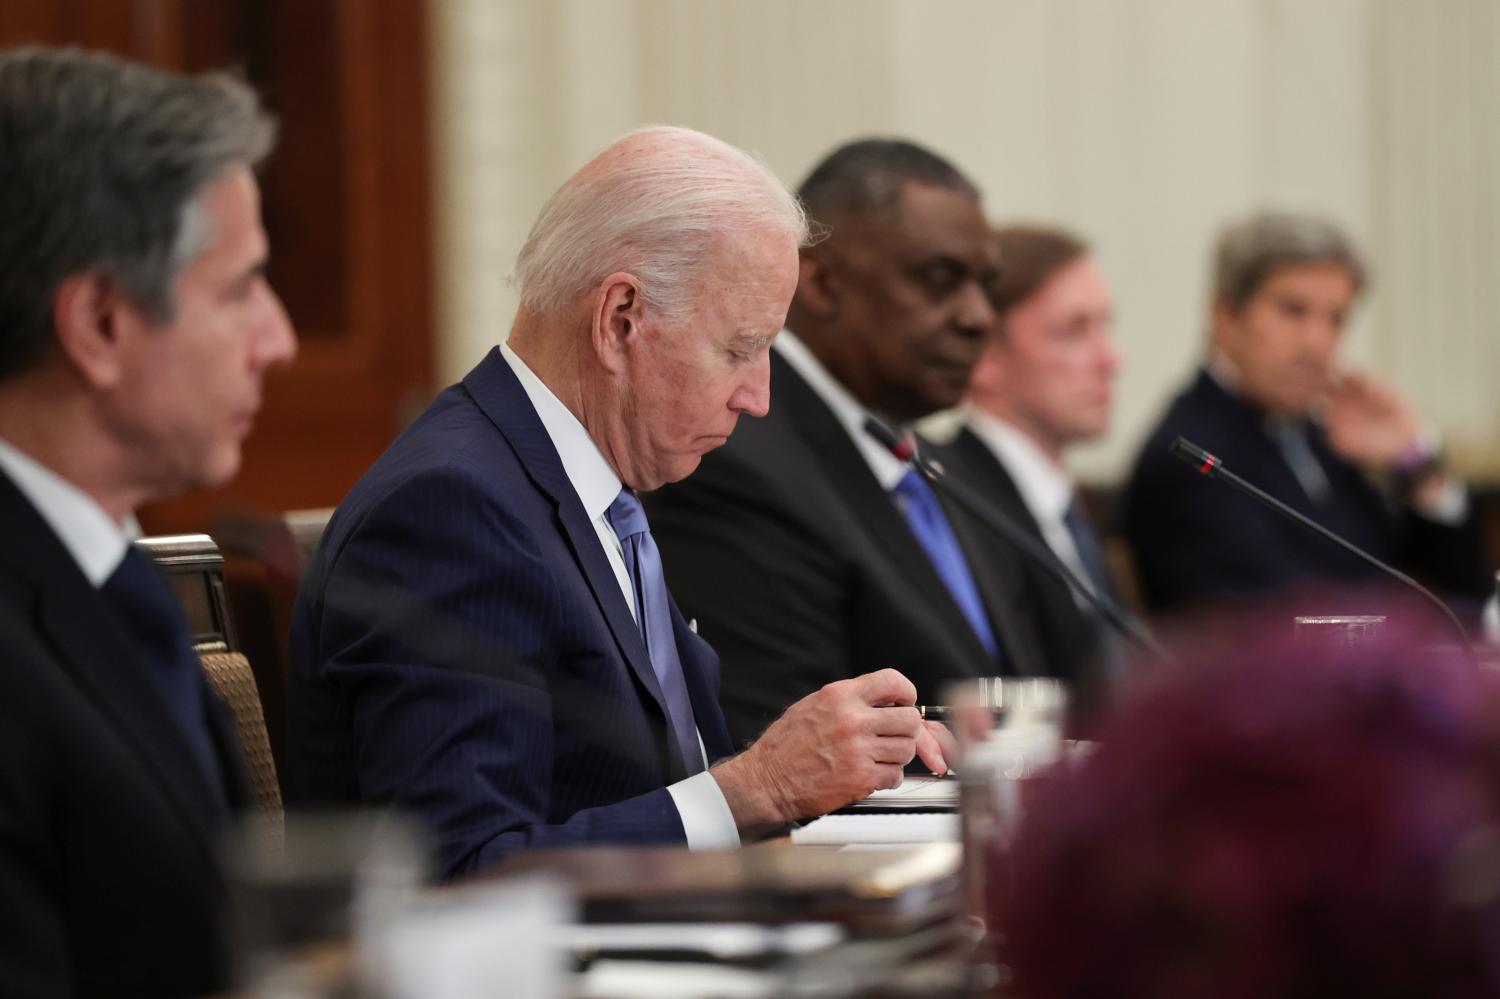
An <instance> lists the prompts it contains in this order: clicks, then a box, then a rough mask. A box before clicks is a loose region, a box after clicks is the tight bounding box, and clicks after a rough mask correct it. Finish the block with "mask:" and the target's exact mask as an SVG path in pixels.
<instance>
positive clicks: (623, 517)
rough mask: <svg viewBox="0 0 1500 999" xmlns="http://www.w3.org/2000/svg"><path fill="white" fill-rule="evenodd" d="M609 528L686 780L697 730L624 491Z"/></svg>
mask: <svg viewBox="0 0 1500 999" xmlns="http://www.w3.org/2000/svg"><path fill="white" fill-rule="evenodd" d="M608 517H609V525H610V526H611V527H613V528H614V529H615V534H616V535H617V536H618V537H619V539H620V546H621V547H622V548H623V549H624V551H625V569H626V571H627V572H629V574H630V585H631V587H632V588H633V589H634V590H635V619H636V624H637V625H638V626H639V627H640V629H641V637H642V638H643V639H645V642H646V653H647V654H648V655H649V656H650V657H651V669H652V670H653V671H655V673H656V680H657V682H658V683H659V684H661V693H662V697H663V698H664V699H665V700H666V708H667V721H668V722H669V723H670V725H671V727H672V734H673V736H674V737H675V738H676V740H677V749H678V751H679V752H680V753H681V754H682V762H683V763H684V764H686V765H687V772H688V775H689V776H691V775H693V774H695V773H698V772H699V771H701V770H702V769H703V751H702V750H701V749H699V748H698V726H697V723H696V721H695V720H694V718H693V702H692V699H691V698H690V697H689V696H688V690H687V678H686V677H685V676H683V673H682V659H681V658H680V657H679V656H678V654H677V639H676V637H675V636H674V635H673V634H672V613H671V610H670V605H669V604H668V602H667V599H668V598H667V582H666V577H665V576H664V575H663V574H662V567H661V552H660V551H658V550H657V548H656V540H655V539H654V538H652V537H651V526H650V525H649V524H647V523H646V511H645V510H644V509H642V508H641V501H640V500H639V499H637V498H636V495H635V493H634V492H633V491H631V490H630V489H628V488H626V489H621V490H620V495H618V496H616V497H615V501H614V502H613V503H611V504H610V505H609V513H608Z"/></svg>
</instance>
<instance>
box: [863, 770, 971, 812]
mask: <svg viewBox="0 0 1500 999" xmlns="http://www.w3.org/2000/svg"><path fill="white" fill-rule="evenodd" d="M851 807H853V808H913V809H930V810H934V811H941V810H943V809H950V808H957V807H958V781H957V780H956V779H954V778H952V777H907V778H906V779H905V780H903V781H902V782H901V786H900V787H893V788H891V789H890V790H888V791H876V792H875V793H874V794H872V795H870V796H869V797H868V798H865V799H864V800H863V801H857V802H855V803H854V804H853V805H852V806H851Z"/></svg>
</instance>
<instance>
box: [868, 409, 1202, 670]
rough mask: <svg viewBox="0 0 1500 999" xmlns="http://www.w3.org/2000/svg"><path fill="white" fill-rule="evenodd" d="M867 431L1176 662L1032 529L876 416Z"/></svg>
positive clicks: (1118, 627)
mask: <svg viewBox="0 0 1500 999" xmlns="http://www.w3.org/2000/svg"><path fill="white" fill-rule="evenodd" d="M865 432H866V433H868V434H869V435H870V436H871V437H873V438H875V439H876V440H877V441H879V442H880V443H881V444H882V445H883V446H884V447H885V448H886V449H887V450H889V451H890V452H891V454H893V455H895V456H896V457H897V458H898V459H900V460H901V461H903V462H906V463H907V464H908V465H910V466H911V467H912V468H915V469H916V470H917V473H918V474H919V475H921V476H922V478H924V479H926V480H927V481H928V482H929V483H931V484H932V487H933V488H934V489H938V490H941V491H942V492H944V493H946V494H947V495H948V496H949V497H951V498H952V499H953V501H954V502H955V503H957V504H958V505H959V506H961V507H963V508H964V509H965V510H967V511H968V512H969V513H970V514H972V515H973V516H975V517H977V518H979V520H980V521H982V522H983V523H984V524H985V526H987V527H989V528H990V529H991V530H993V531H994V532H995V533H996V534H999V535H1000V536H1001V537H1002V538H1004V539H1005V540H1007V541H1009V542H1010V543H1011V544H1012V545H1014V546H1015V547H1016V548H1018V549H1020V550H1021V552H1022V553H1023V554H1025V555H1026V556H1027V557H1028V558H1029V559H1031V561H1032V562H1034V563H1035V564H1036V565H1038V566H1040V567H1041V568H1043V569H1045V570H1046V571H1047V572H1048V573H1050V574H1051V575H1052V576H1053V577H1055V578H1056V579H1058V580H1059V581H1061V582H1062V584H1063V585H1064V586H1066V587H1068V588H1069V589H1071V590H1074V591H1076V592H1078V593H1081V594H1083V597H1084V599H1085V600H1087V601H1088V602H1089V603H1090V604H1091V605H1092V606H1093V607H1094V609H1095V610H1097V611H1098V612H1099V616H1100V617H1102V618H1103V619H1104V620H1105V622H1106V623H1107V624H1109V626H1110V627H1111V628H1113V629H1114V630H1115V631H1117V632H1119V633H1120V634H1122V635H1124V636H1125V637H1127V638H1130V639H1133V640H1134V641H1135V642H1137V643H1139V644H1140V645H1141V646H1142V647H1143V648H1145V649H1146V650H1148V651H1149V652H1150V653H1151V654H1152V655H1154V656H1156V657H1157V658H1158V659H1160V660H1161V661H1162V662H1165V663H1174V662H1175V661H1176V660H1175V658H1174V657H1173V656H1172V654H1171V653H1170V652H1168V651H1167V649H1166V647H1165V646H1163V645H1162V644H1161V643H1160V642H1159V641H1157V640H1156V637H1155V636H1154V635H1152V634H1151V632H1150V631H1148V630H1147V629H1146V626H1145V625H1143V624H1142V623H1141V622H1140V621H1138V620H1137V619H1136V618H1135V617H1133V616H1132V615H1130V614H1127V613H1125V611H1124V610H1122V609H1121V608H1120V607H1119V605H1117V604H1116V603H1115V602H1114V601H1113V600H1110V599H1109V598H1108V597H1106V596H1104V594H1102V593H1098V592H1095V588H1094V587H1093V586H1091V585H1089V584H1087V583H1085V582H1084V581H1083V580H1082V579H1080V578H1079V577H1078V575H1077V574H1076V573H1075V572H1074V571H1073V570H1072V569H1070V568H1069V567H1068V566H1067V565H1065V564H1063V562H1062V560H1060V559H1059V558H1058V557H1057V556H1056V555H1055V554H1053V552H1052V549H1050V548H1048V547H1047V546H1046V545H1045V544H1044V543H1043V542H1042V541H1040V540H1038V539H1037V538H1035V537H1033V536H1032V534H1031V532H1030V531H1027V530H1026V529H1024V528H1022V527H1021V526H1020V525H1018V524H1015V523H1013V522H1012V521H1011V520H1010V519H1009V518H1006V517H1002V516H1000V514H999V513H998V512H997V511H995V510H993V509H992V508H991V504H990V503H989V501H988V500H986V499H985V498H984V497H983V496H982V495H980V493H979V492H978V491H976V490H974V489H972V488H970V487H969V486H968V485H967V484H966V483H964V482H961V481H959V480H957V479H953V478H949V477H948V476H947V475H946V474H945V473H944V472H943V470H942V469H941V468H939V467H938V466H936V465H934V464H933V463H932V462H930V461H928V460H927V458H926V457H924V456H923V455H922V454H921V452H920V451H919V450H918V449H917V447H916V446H915V444H913V443H911V442H909V441H907V440H904V439H902V437H901V436H900V435H899V434H897V433H896V431H895V430H893V429H891V428H890V427H889V426H887V425H886V424H885V423H883V422H881V421H880V420H878V419H876V418H875V417H873V416H871V417H867V418H866V419H865Z"/></svg>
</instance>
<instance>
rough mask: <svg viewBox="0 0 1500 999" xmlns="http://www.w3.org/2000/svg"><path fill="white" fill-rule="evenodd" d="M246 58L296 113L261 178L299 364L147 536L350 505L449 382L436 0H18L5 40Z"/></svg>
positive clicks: (233, 62) (246, 69)
mask: <svg viewBox="0 0 1500 999" xmlns="http://www.w3.org/2000/svg"><path fill="white" fill-rule="evenodd" d="M26 42H44V43H48V44H76V45H82V46H85V47H92V48H102V49H107V50H110V51H114V52H118V53H121V54H124V55H128V56H131V57H133V58H139V59H144V60H146V61H150V62H154V63H156V64H158V65H163V66H167V67H170V68H174V69H181V70H185V71H190V72H196V71H202V70H206V69H214V68H220V67H225V66H229V67H234V68H237V69H239V70H240V71H242V72H243V73H244V75H245V76H246V77H247V78H248V79H249V80H250V81H251V82H252V83H253V84H254V85H255V86H256V87H257V89H258V90H259V91H260V92H261V93H262V95H263V96H264V97H265V99H266V102H267V104H268V105H269V106H270V107H271V108H272V109H273V110H274V111H275V112H276V113H277V114H278V116H279V118H280V120H281V142H280V144H279V147H278V150H277V152H276V154H275V156H274V157H273V159H272V160H271V161H270V163H268V164H267V166H266V168H265V170H264V172H263V176H262V188H263V194H264V212H265V220H266V227H267V231H268V233H269V235H270V239H271V266H270V277H271V281H272V283H273V285H274V286H275V287H276V289H277V291H278V292H279V293H280V294H281V296H282V298H283V300H284V301H285V302H286V305H287V310H288V312H289V313H290V315H291V317H292V321H293V323H294V325H295V326H296V327H297V331H298V335H299V337H300V341H301V349H300V353H299V356H298V358H297V361H296V362H295V363H294V364H293V365H292V366H291V367H290V368H287V369H285V370H282V371H279V372H276V373H273V374H272V375H271V377H270V378H269V379H268V381H267V385H266V394H265V406H264V408H263V410H262V412H261V415H260V417H259V419H258V421H257V425H256V431H255V433H254V434H253V435H252V437H251V438H250V439H249V441H247V443H246V446H245V461H244V467H243V468H242V470H241V473H240V475H239V477H238V478H237V479H236V480H235V481H234V482H233V483H231V484H230V485H229V486H227V487H225V488H223V489H219V490H214V491H211V492H199V493H194V494H190V495H187V496H184V497H180V498H177V499H173V500H170V501H166V502H162V503H157V504H154V505H152V506H151V507H149V508H148V509H146V510H145V511H143V512H142V522H143V524H144V526H145V527H146V529H147V531H148V532H151V533H166V532H175V531H186V530H206V529H210V528H211V527H213V526H214V525H215V523H216V522H217V521H218V520H219V519H221V518H223V517H225V516H241V515H265V514H269V513H275V512H279V511H283V510H287V509H296V508H303V507H319V506H329V505H332V504H334V503H336V502H337V501H338V500H339V499H340V498H341V497H342V496H343V494H344V492H345V491H347V489H348V488H349V486H351V485H352V484H353V482H354V480H355V479H356V478H358V476H359V475H360V474H361V473H362V472H363V471H364V470H365V469H366V468H367V467H368V466H369V465H370V463H371V462H373V461H374V459H375V458H376V457H377V456H378V455H379V454H380V452H381V451H382V450H383V449H384V448H385V446H386V445H387V444H388V443H389V442H390V440H391V439H392V438H393V437H394V436H395V434H396V433H397V432H399V430H400V428H401V427H402V426H403V425H404V424H405V422H406V421H407V420H409V419H410V417H411V415H412V414H413V413H414V412H416V411H417V410H419V409H420V407H421V406H422V405H423V404H424V403H425V402H426V401H427V400H428V399H429V398H430V396H431V393H432V384H431V380H432V353H433V307H432V291H431V286H432V273H431V270H432V263H431V261H432V246H431V242H432V239H431V221H430V215H431V208H430V202H431V190H430V181H429V177H430V166H429V162H428V157H429V148H430V143H429V138H428V118H429V113H428V104H427V94H428V81H427V11H426V4H425V3H424V2H423V0H381V2H380V3H367V2H363V0H3V2H0V45H15V44H22V43H26Z"/></svg>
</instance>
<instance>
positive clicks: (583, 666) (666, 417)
mask: <svg viewBox="0 0 1500 999" xmlns="http://www.w3.org/2000/svg"><path fill="white" fill-rule="evenodd" d="M806 238H807V223H806V219H805V217H804V215H803V213H802V211H801V209H800V207H799V206H798V204H797V202H796V200H795V199H794V198H792V197H791V196H790V195H789V194H788V193H787V192H786V190H785V189H784V188H783V187H782V186H781V185H780V184H779V183H778V182H777V181H776V179H775V178H774V177H773V176H772V175H771V174H770V173H769V172H768V171H766V170H765V168H764V167H762V166H761V165H760V164H758V163H757V162H756V161H755V160H753V159H752V158H750V157H749V156H747V155H745V154H744V153H742V152H740V151H739V150H736V149H734V148H732V147H730V146H727V145H725V144H724V143H722V142H719V141H718V140H716V139H713V138H710V137H709V136H706V135H702V134H699V133H696V132H691V131H687V130H684V129H671V128H656V129H647V130H644V131H641V132H637V133H634V134H632V135H628V136H626V137H625V138H623V139H621V140H620V141H618V142H616V143H615V144H613V145H611V146H610V147H609V148H607V149H605V150H604V151H603V152H602V153H600V154H599V155H598V156H597V157H596V158H595V159H594V160H592V161H591V162H590V163H588V164H587V165H586V166H584V167H583V169H582V170H580V171H579V172H578V173H577V174H576V175H575V176H574V177H573V178H572V179H570V180H569V181H568V182H567V183H566V184H564V185H563V187H562V188H561V190H559V191H558V192H557V193H556V194H555V195H554V196H553V197H552V199H551V200H550V201H549V202H548V203H547V205H546V206H545V207H544V208H543V209H542V212H541V215H540V217H539V218H538V220H537V222H536V224H535V226H534V227H533V229H532V232H531V235H530V236H529V238H528V239H527V242H526V245H525V246H524V247H523V249H522V251H521V255H520V260H519V263H518V268H517V270H518V276H519V279H520V284H521V306H520V309H519V311H518V313H517V315H516V318H515V321H514V323H513V325H512V327H511V335H510V339H509V341H508V342H507V343H506V344H503V345H501V346H500V347H499V348H497V349H496V350H494V351H492V352H491V353H490V354H489V355H488V356H487V357H486V358H485V359H484V360H483V361H482V362H480V364H479V365H478V366H477V367H476V368H475V369H474V370H473V371H471V372H470V373H469V374H468V376H467V377H465V378H464V380H463V382H462V383H460V384H458V385H455V386H453V387H451V388H449V389H448V390H447V391H445V392H444V393H443V394H442V395H441V396H439V398H438V399H437V400H436V401H435V402H434V403H433V405H432V406H431V407H430V408H429V409H428V410H427V412H426V413H425V414H424V415H423V416H422V417H421V418H420V419H418V420H417V421H416V422H415V423H414V424H413V425H412V427H411V428H410V429H409V430H408V431H407V432H406V433H405V434H403V435H402V436H401V438H400V439H399V440H397V441H396V443H395V444H394V445H392V447H391V448H390V450H389V451H387V452H386V454H385V455H384V456H382V457H381V459H380V460H379V461H378V462H377V463H376V464H375V466H374V467H373V468H372V469H371V470H370V472H369V473H368V474H366V475H365V477H364V478H363V479H362V480H361V481H360V482H359V484H358V485H356V486H355V488H354V489H353V491H352V492H351V493H350V494H349V496H348V497H347V498H346V499H345V500H344V502H343V504H342V505H341V506H340V508H339V510H338V512H337V513H336V514H335V516H334V518H333V520H332V521H331V523H330V524H329V528H328V531H327V533H326V535H325V537H324V540H323V543H322V545H321V547H320V548H319V550H318V552H317V554H316V556H315V557H314V560H313V563H312V565H311V567H310V569H309V571H308V574H307V576H306V578H305V580H304V582H303V586H302V592H301V595H300V597H299V600H298V607H297V612H296V617H295V620H294V623H293V635H292V660H293V662H292V672H291V677H290V723H291V726H290V727H291V746H290V752H289V757H288V769H289V779H290V783H291V785H292V792H293V797H294V798H296V799H298V800H301V801H304V802H317V803H321V804H340V803H355V802H359V803H366V804H395V805H397V806H401V807H405V808H407V809H409V810H411V811H413V812H415V813H416V814H417V815H418V816H419V817H420V818H422V819H424V820H425V821H426V822H427V824H428V826H429V827H430V828H431V829H432V830H433V831H434V832H435V834H436V836H437V841H438V846H439V850H440V854H441V860H442V868H443V874H444V876H445V877H449V878H452V877H458V876H461V875H463V874H466V873H469V872H472V871H474V870H476V869H479V868H481V867H483V866H486V865H488V864H490V863H492V862H494V861H495V860H497V859H498V858H500V857H502V856H505V855H506V854H508V853H510V852H512V851H515V850H517V849H521V848H530V847H542V846H559V845H571V844H580V843H601V842H603V843H650V842H667V843H671V842H686V843H687V844H688V845H689V846H692V847H695V848H696V847H717V846H728V845H735V844H737V843H739V842H740V839H741V837H742V836H753V835H758V834H761V833H764V832H766V831H769V830H773V829H776V828H778V827H781V826H784V825H785V824H787V823H788V822H790V821H792V820H795V819H798V818H803V817H806V816H810V815H816V814H820V813H823V812H826V811H828V810H830V809H833V808H837V807H839V806H842V805H844V804H846V803H848V802H850V801H853V800H855V799H858V798H860V797H863V796H865V795H867V794H869V793H870V792H871V791H873V790H875V789H877V788H882V787H890V786H894V785H895V784H897V783H899V781H900V780H901V771H902V767H903V766H904V765H905V764H906V763H908V762H910V760H911V759H912V758H913V756H914V755H916V754H917V753H920V754H921V756H922V759H923V760H924V762H926V763H927V764H928V765H929V766H932V767H933V768H934V769H943V768H945V767H946V763H945V759H944V755H943V751H944V748H945V745H944V743H943V742H942V741H941V740H944V739H946V735H945V734H944V733H942V732H941V730H940V729H934V728H930V727H929V726H927V725H926V724H924V723H923V722H922V721H921V720H920V718H919V717H918V713H917V712H916V710H915V709H914V708H913V707H911V706H910V705H912V703H913V701H914V699H915V690H914V688H913V687H912V685H911V684H910V683H909V682H908V681H907V680H906V679H905V678H904V677H902V676H901V675H900V674H899V673H897V672H895V671H894V670H884V671H881V672H878V673H873V674H868V675H865V676H861V677H856V678H854V679H851V680H847V681H844V682H841V683H836V684H831V685H829V686H828V687H826V688H824V689H823V690H821V691H819V692H818V693H816V694H814V695H812V696H809V697H807V698H805V699H804V700H802V701H800V702H798V703H797V704H794V705H793V706H792V707H791V708H790V709H789V710H788V711H787V712H786V714H785V715H783V716H782V718H781V719H780V720H779V721H778V722H777V723H776V724H774V725H772V726H771V727H770V728H769V729H768V730H767V731H766V732H765V734H764V735H763V736H762V738H761V739H759V740H758V741H757V742H756V743H754V744H753V745H751V746H750V747H749V748H748V749H747V750H746V751H744V752H743V753H740V754H739V755H737V756H730V755H729V754H730V751H731V747H730V742H729V737H728V734H727V732H726V730H725V725H724V719H723V715H722V714H721V712H720V709H719V706H718V702H717V690H718V660H717V657H716V656H715V655H714V653H713V651H712V650H711V649H710V648H709V647H708V645H707V644H706V643H704V642H703V641H702V640H700V639H699V638H698V637H697V635H696V634H695V633H694V629H693V628H692V626H691V625H690V624H688V623H687V622H686V621H684V619H683V618H682V615H681V614H680V613H679V612H678V610H677V608H676V605H675V604H674V603H673V602H672V600H671V597H670V595H669V594H668V593H667V590H666V586H665V583H664V580H663V576H662V570H661V561H660V556H659V555H658V553H657V550H656V545H655V542H654V540H653V539H652V537H651V533H650V530H649V527H648V525H647V523H646V519H645V515H644V513H643V512H642V510H641V505H640V502H639V500H638V498H637V496H636V490H647V489H654V488H656V487H657V486H659V485H661V484H663V483H665V482H671V481H675V480H677V479H680V478H682V477H684V476H686V475H688V474H689V473H690V472H692V471H693V469H694V468H696V467H697V465H698V462H699V459H700V458H701V457H702V456H703V454H704V453H706V452H707V451H709V450H711V449H713V448H715V447H717V446H718V445H720V444H722V443H723V442H724V441H725V439H726V438H727V437H728V436H729V434H730V432H731V431H733V429H734V426H735V423H736V421H737V420H738V418H739V416H740V414H741V413H750V414H752V415H759V414H763V413H764V412H765V411H766V407H767V400H768V397H769V370H770V362H769V357H768V349H769V346H770V342H771V339H772V338H773V337H774V336H775V335H776V333H777V331H778V330H780V329H781V326H782V322H783V320H784V319H785V316H786V310H787V305H788V302H789V301H790V300H791V297H792V292H793V290H794V288H795V286H796V282H797V266H798V265H797V250H798V246H799V245H800V244H801V243H802V242H803V241H805V239H806Z"/></svg>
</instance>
